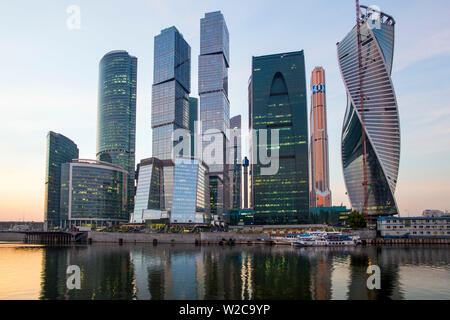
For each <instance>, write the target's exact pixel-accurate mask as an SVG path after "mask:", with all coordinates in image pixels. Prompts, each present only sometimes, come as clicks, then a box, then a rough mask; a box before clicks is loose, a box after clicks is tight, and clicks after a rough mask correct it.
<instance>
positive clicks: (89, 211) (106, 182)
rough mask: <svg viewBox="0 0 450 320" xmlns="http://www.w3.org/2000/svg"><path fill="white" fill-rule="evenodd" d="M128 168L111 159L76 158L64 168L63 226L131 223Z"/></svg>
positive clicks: (62, 192) (62, 172)
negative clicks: (107, 160)
mask: <svg viewBox="0 0 450 320" xmlns="http://www.w3.org/2000/svg"><path fill="white" fill-rule="evenodd" d="M127 181H128V171H126V170H124V169H122V168H121V167H119V166H116V165H113V164H111V163H108V162H102V161H96V160H74V161H72V162H70V163H64V164H63V165H62V169H61V204H60V207H61V220H62V226H63V227H64V228H65V227H69V228H70V227H72V226H74V225H75V226H82V225H90V226H95V225H105V224H109V223H110V224H118V223H119V222H128V221H129V214H128V211H127V183H128V182H127Z"/></svg>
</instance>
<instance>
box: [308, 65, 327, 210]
mask: <svg viewBox="0 0 450 320" xmlns="http://www.w3.org/2000/svg"><path fill="white" fill-rule="evenodd" d="M310 121H311V125H310V128H311V142H310V151H311V152H310V153H311V157H310V161H311V195H310V202H311V207H331V191H330V174H329V162H328V130H327V101H326V96H325V70H323V68H322V67H315V68H314V70H313V72H312V74H311V116H310Z"/></svg>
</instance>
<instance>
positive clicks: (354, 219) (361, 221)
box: [348, 210, 367, 229]
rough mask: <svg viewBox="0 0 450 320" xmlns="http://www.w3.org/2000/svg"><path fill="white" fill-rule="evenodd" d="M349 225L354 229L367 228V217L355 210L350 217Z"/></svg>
mask: <svg viewBox="0 0 450 320" xmlns="http://www.w3.org/2000/svg"><path fill="white" fill-rule="evenodd" d="M348 224H349V225H350V228H352V229H363V228H365V227H366V226H367V222H366V215H365V214H364V213H360V212H358V211H356V210H353V211H352V212H351V213H350V214H349V215H348Z"/></svg>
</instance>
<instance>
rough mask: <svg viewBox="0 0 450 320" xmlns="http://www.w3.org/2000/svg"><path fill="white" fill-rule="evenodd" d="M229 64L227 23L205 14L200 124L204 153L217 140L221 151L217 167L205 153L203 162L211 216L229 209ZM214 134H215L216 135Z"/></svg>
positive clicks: (217, 154) (218, 15)
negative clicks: (209, 186) (208, 182)
mask: <svg viewBox="0 0 450 320" xmlns="http://www.w3.org/2000/svg"><path fill="white" fill-rule="evenodd" d="M229 64H230V55H229V34H228V28H227V25H226V23H225V19H224V17H223V15H222V13H220V11H216V12H210V13H206V14H205V17H204V18H202V19H201V20H200V56H199V59H198V92H199V95H200V120H201V122H202V123H201V125H202V137H203V149H202V150H205V146H207V145H208V144H209V143H210V141H211V140H213V139H214V141H215V143H216V145H217V142H218V141H220V144H221V145H222V146H221V147H220V149H221V150H215V158H216V163H215V164H214V163H213V161H212V158H211V155H209V154H205V152H203V160H204V161H205V162H206V164H207V165H208V166H209V176H210V177H212V180H213V181H212V184H213V185H214V190H215V191H214V192H219V193H221V194H219V195H214V194H212V195H211V199H215V200H213V201H216V200H217V202H212V203H211V210H212V212H214V213H216V214H218V215H221V214H222V213H223V212H224V210H227V209H229V208H230V195H229V184H230V180H229V177H228V169H227V161H226V159H227V146H228V139H227V136H226V133H227V129H228V128H229V126H230V102H229V100H228V68H229ZM211 130H215V133H213V132H212V131H211Z"/></svg>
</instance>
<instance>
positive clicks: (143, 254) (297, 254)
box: [41, 244, 450, 300]
mask: <svg viewBox="0 0 450 320" xmlns="http://www.w3.org/2000/svg"><path fill="white" fill-rule="evenodd" d="M369 261H370V262H371V263H372V264H376V265H378V266H380V268H381V288H382V290H377V291H370V290H368V289H367V286H366V281H367V277H368V275H367V274H366V270H367V266H368V263H369ZM449 261H450V250H448V248H442V247H425V246H424V247H423V248H420V247H415V248H411V247H404V248H402V247H382V248H377V247H356V248H291V247H285V246H271V247H268V246H248V247H247V246H234V247H218V246H201V247H195V246H193V245H177V246H170V245H158V246H152V245H148V244H147V245H139V244H137V245H123V246H114V247H112V246H111V245H105V246H102V245H91V246H84V247H66V248H64V247H63V248H49V247H48V248H45V254H44V270H43V273H42V287H41V298H42V299H140V300H146V299H156V300H169V299H187V300H204V299H205V300H240V299H242V300H245V299H294V300H310V299H327V300H328V299H336V298H337V299H358V300H361V299H403V298H404V297H405V294H404V293H403V291H402V283H401V281H400V273H401V272H400V268H401V267H403V266H408V265H412V266H419V265H426V266H433V267H435V266H437V265H443V266H447V264H448V262H449ZM71 264H75V265H78V266H80V268H81V290H67V289H66V268H67V266H68V265H71ZM415 285H416V286H419V285H420V280H418V282H417V283H416V284H415ZM403 288H404V287H403Z"/></svg>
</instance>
